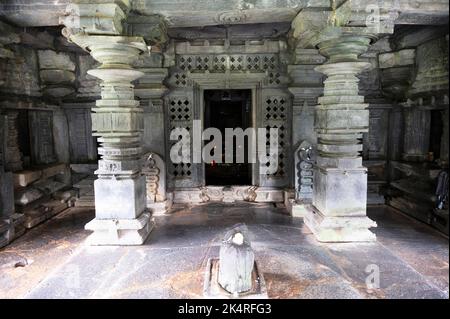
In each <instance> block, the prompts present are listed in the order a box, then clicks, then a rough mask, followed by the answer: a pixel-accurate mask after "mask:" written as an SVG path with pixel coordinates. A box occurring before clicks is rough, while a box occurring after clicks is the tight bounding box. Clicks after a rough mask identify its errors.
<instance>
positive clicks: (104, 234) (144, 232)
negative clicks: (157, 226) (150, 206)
mask: <svg viewBox="0 0 450 319" xmlns="http://www.w3.org/2000/svg"><path fill="white" fill-rule="evenodd" d="M153 227H154V221H153V219H152V218H151V215H150V214H149V213H147V212H143V213H142V214H141V215H140V216H138V218H136V219H117V220H112V219H97V218H96V219H94V220H92V221H90V222H89V223H88V224H86V226H85V228H86V229H87V230H92V231H94V233H93V234H92V235H91V236H90V237H89V238H88V243H89V244H91V245H142V244H143V243H144V242H145V239H146V238H147V237H148V235H149V234H150V232H151V231H152V229H153Z"/></svg>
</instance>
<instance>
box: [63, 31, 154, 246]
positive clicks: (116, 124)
mask: <svg viewBox="0 0 450 319" xmlns="http://www.w3.org/2000/svg"><path fill="white" fill-rule="evenodd" d="M71 39H72V40H73V41H74V42H75V43H78V44H80V45H81V46H82V47H85V48H87V49H89V51H90V52H91V54H92V56H93V57H94V59H96V60H97V61H99V62H100V63H101V66H100V67H99V68H97V69H94V70H89V71H88V73H89V74H90V75H92V76H95V77H97V78H99V79H100V80H101V81H102V83H101V97H102V98H101V99H100V100H98V101H97V102H96V107H95V108H94V109H93V111H94V113H93V114H92V129H93V131H95V133H94V135H95V136H99V138H98V141H99V142H100V145H101V146H100V148H99V149H98V152H99V154H100V155H101V160H100V161H99V166H98V170H97V171H96V174H97V176H98V179H97V180H96V181H95V183H94V192H95V215H96V217H95V219H94V220H93V221H91V222H90V223H89V224H87V225H86V229H90V230H93V231H94V234H93V235H92V238H91V239H92V241H91V242H92V243H94V244H117V245H138V244H142V243H143V242H144V240H145V239H146V237H147V236H148V234H149V233H150V231H151V228H152V222H151V220H150V214H149V213H148V212H146V211H145V207H146V198H145V196H146V191H145V177H144V176H142V174H141V157H142V141H141V132H142V131H143V127H144V126H143V117H142V108H141V107H140V106H139V101H136V100H135V99H134V87H133V85H132V84H131V82H132V81H134V80H136V79H138V78H139V77H141V76H142V75H143V73H142V72H140V71H137V70H134V69H133V68H132V67H131V64H132V63H133V61H134V60H135V59H137V57H138V55H139V54H140V53H142V52H143V51H145V50H146V45H145V43H144V42H143V40H142V39H140V38H136V37H121V36H85V35H77V36H73V37H72V38H71Z"/></svg>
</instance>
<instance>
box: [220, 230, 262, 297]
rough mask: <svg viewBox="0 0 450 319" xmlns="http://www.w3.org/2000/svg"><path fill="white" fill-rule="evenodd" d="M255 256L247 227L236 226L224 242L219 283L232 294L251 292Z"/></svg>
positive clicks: (221, 249) (225, 237)
mask: <svg viewBox="0 0 450 319" xmlns="http://www.w3.org/2000/svg"><path fill="white" fill-rule="evenodd" d="M254 264H255V255H254V253H253V250H252V248H251V245H250V240H249V238H248V229H247V227H246V226H245V225H236V226H234V227H233V229H231V230H230V231H228V232H227V233H226V234H225V236H224V239H223V241H222V245H221V247H220V257H219V277H218V282H219V284H220V286H222V288H223V289H225V290H226V291H228V292H229V293H231V294H239V293H243V292H246V291H249V290H250V289H251V288H252V285H253V280H252V279H253V278H252V272H253V267H254Z"/></svg>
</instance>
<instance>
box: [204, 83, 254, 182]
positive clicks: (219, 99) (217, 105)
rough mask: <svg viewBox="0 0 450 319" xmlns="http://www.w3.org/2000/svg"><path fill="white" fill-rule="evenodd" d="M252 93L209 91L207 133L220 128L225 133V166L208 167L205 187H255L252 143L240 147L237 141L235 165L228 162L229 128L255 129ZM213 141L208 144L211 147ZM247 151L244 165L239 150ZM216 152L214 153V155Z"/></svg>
mask: <svg viewBox="0 0 450 319" xmlns="http://www.w3.org/2000/svg"><path fill="white" fill-rule="evenodd" d="M251 96H252V95H251V90H205V91H204V99H205V100H204V101H205V107H204V129H207V128H217V129H219V130H220V132H221V133H222V163H216V162H214V161H212V162H211V163H205V184H206V185H207V186H209V185H216V186H229V185H251V182H252V165H251V163H250V160H249V157H248V148H249V143H248V139H247V138H245V141H244V145H238V140H237V139H236V138H234V143H233V163H226V162H225V154H226V153H225V151H226V150H225V128H233V129H235V128H241V129H242V130H244V131H245V129H247V128H249V127H252V101H251ZM208 142H209V140H206V141H205V142H204V143H205V144H207V143H208ZM238 148H239V149H241V148H243V149H244V154H245V156H244V163H238V162H237V160H236V154H237V150H238ZM212 152H214V151H212Z"/></svg>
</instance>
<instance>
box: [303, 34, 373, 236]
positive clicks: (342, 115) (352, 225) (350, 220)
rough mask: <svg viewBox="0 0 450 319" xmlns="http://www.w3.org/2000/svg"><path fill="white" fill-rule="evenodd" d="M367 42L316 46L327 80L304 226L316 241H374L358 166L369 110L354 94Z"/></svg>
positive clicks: (350, 39)
mask: <svg viewBox="0 0 450 319" xmlns="http://www.w3.org/2000/svg"><path fill="white" fill-rule="evenodd" d="M369 43H370V39H369V38H368V37H366V36H364V37H363V36H355V35H345V34H342V35H340V36H339V37H336V38H331V39H330V38H328V39H326V40H324V41H322V42H320V43H319V44H318V47H319V52H320V53H321V54H323V55H325V56H326V57H328V58H329V61H328V62H327V63H326V64H324V65H321V66H318V67H316V70H317V71H319V72H322V73H324V74H325V75H327V79H326V80H325V81H324V94H323V96H322V97H320V98H319V99H318V102H319V105H317V107H316V132H317V136H318V144H317V161H316V167H315V174H314V186H313V209H312V210H310V211H308V212H307V214H306V216H305V223H306V225H307V226H308V227H309V228H310V229H311V231H312V232H313V233H314V235H315V236H316V238H317V239H318V240H319V241H323V242H349V241H350V242H351V241H373V240H375V235H374V234H373V233H371V232H370V231H369V230H368V228H369V227H375V226H376V224H375V222H373V221H372V220H370V219H369V218H367V217H366V204H367V169H366V168H365V167H363V166H362V158H361V154H360V153H361V151H362V143H361V139H362V133H365V132H368V126H369V110H368V109H367V107H368V105H367V104H365V103H364V97H363V96H359V95H358V82H359V80H358V78H357V77H356V75H357V74H358V73H360V72H362V71H363V70H366V69H368V68H369V66H370V63H367V62H360V61H359V60H358V56H359V55H360V54H361V53H363V52H365V51H366V50H367V48H368V46H369Z"/></svg>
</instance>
